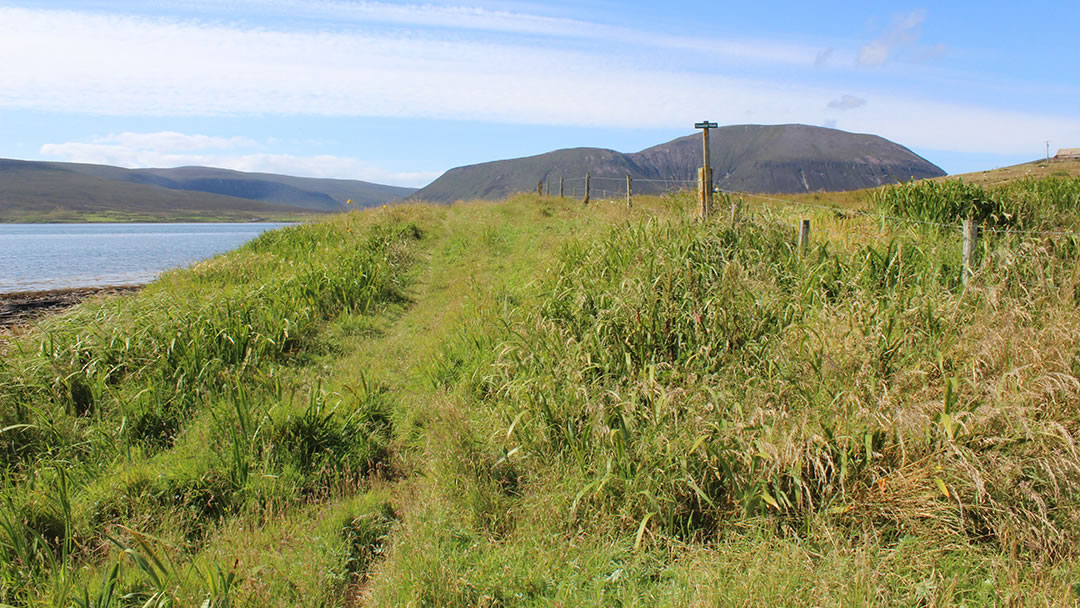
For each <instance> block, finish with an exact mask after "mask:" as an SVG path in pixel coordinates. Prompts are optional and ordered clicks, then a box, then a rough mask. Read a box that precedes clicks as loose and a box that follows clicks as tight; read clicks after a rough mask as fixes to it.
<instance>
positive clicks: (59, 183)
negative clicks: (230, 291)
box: [0, 159, 311, 222]
mask: <svg viewBox="0 0 1080 608" xmlns="http://www.w3.org/2000/svg"><path fill="white" fill-rule="evenodd" d="M310 213H311V210H310V209H304V208H302V207H293V206H288V205H277V204H270V203H265V202H261V201H253V200H247V199H243V198H236V197H231V196H221V195H216V194H209V193H204V192H186V191H178V190H169V189H166V188H160V187H157V186H151V185H146V184H137V183H128V182H124V181H117V180H112V179H105V178H102V177H95V176H93V175H86V174H83V173H80V172H77V171H73V170H71V169H70V168H68V167H65V166H64V165H63V163H43V162H33V161H19V160H3V159H0V222H88V221H89V222H95V221H97V222H101V221H132V222H154V221H250V220H256V219H289V218H297V217H300V216H302V215H305V214H310Z"/></svg>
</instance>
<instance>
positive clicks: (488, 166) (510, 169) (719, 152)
mask: <svg viewBox="0 0 1080 608" xmlns="http://www.w3.org/2000/svg"><path fill="white" fill-rule="evenodd" d="M701 154H702V150H701V136H700V135H688V136H686V137H680V138H678V139H675V140H672V141H670V142H667V143H665V144H661V145H658V146H653V147H651V148H648V149H645V150H642V151H641V152H637V153H635V154H624V153H621V152H616V151H614V150H605V149H600V148H574V149H569V150H556V151H554V152H549V153H547V154H541V155H538V156H530V157H527V158H518V159H512V160H500V161H495V162H490V163H483V164H478V165H469V166H465V167H457V168H455V169H451V170H450V171H447V172H446V173H445V174H444V175H443V176H442V177H440V178H439V179H437V180H435V181H434V182H432V183H431V184H429V185H427V186H425V187H424V188H422V189H421V190H419V191H418V192H416V193H415V194H414V195H413V197H414V198H416V199H417V200H426V201H436V202H450V201H455V200H469V199H473V198H486V199H497V198H502V197H505V196H507V195H510V194H513V193H516V192H535V191H536V185H537V182H546V183H547V184H548V186H549V187H550V189H551V191H552V192H553V193H554V192H558V187H559V180H560V179H563V180H564V193H565V194H567V195H568V196H570V195H573V196H577V197H581V196H583V194H584V176H585V174H586V172H588V173H590V174H591V177H592V178H593V181H592V183H591V184H590V186H591V190H592V193H593V195H594V196H597V195H599V196H604V195H605V193H611V194H617V193H623V192H625V187H626V186H625V178H626V176H627V175H630V177H631V179H632V180H636V181H634V183H633V184H632V187H633V190H634V191H635V192H637V193H639V194H659V193H662V192H666V191H669V190H672V189H678V188H692V187H694V180H695V179H696V178H697V177H696V176H697V170H698V167H700V166H701ZM710 155H711V163H712V167H713V174H714V183H716V184H717V185H718V186H719V187H721V188H723V189H726V190H735V191H740V192H755V193H763V192H771V193H797V192H816V191H843V190H858V189H862V188H870V187H876V186H881V185H883V184H890V183H896V182H900V181H906V180H910V179H923V178H928V177H936V176H943V175H945V172H944V171H942V170H941V169H940V168H938V167H937V166H935V165H933V164H932V163H930V162H928V161H927V160H925V159H923V158H922V157H920V156H918V155H916V154H915V153H913V152H911V151H910V150H908V149H907V148H905V147H903V146H901V145H899V144H896V143H893V142H891V141H888V140H886V139H883V138H881V137H878V136H876V135H865V134H856V133H848V132H845V131H839V130H836V129H826V128H823V127H812V126H808V125H735V126H727V127H721V128H718V129H713V130H712V131H711V136H710ZM567 180H569V189H568V188H567V185H568V182H567Z"/></svg>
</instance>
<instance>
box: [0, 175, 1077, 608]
mask: <svg viewBox="0 0 1080 608" xmlns="http://www.w3.org/2000/svg"><path fill="white" fill-rule="evenodd" d="M842 200H843V203H842V204H841V205H840V206H839V207H836V208H831V205H832V202H831V201H829V200H827V199H826V200H815V205H820V206H806V205H801V204H799V203H797V202H796V203H794V204H788V203H781V202H780V201H776V200H762V199H752V198H747V199H745V200H742V201H741V204H742V221H741V222H740V223H739V224H738V225H735V226H732V225H731V224H730V223H728V222H723V221H709V222H704V223H703V222H699V221H696V220H695V219H694V218H693V209H694V205H695V203H694V200H693V198H692V197H690V196H689V195H685V194H679V195H666V196H664V197H639V198H638V199H636V200H635V203H634V206H633V208H630V209H628V208H627V207H626V206H625V205H622V204H610V203H603V204H593V205H590V206H584V207H583V206H581V205H580V204H579V203H577V202H572V201H570V200H561V199H559V198H557V197H537V196H535V195H525V196H518V197H515V198H512V199H510V200H507V201H506V202H505V204H500V205H491V204H486V203H472V204H460V205H455V206H453V207H446V206H439V205H422V204H414V205H402V206H394V207H391V208H386V209H375V210H370V211H367V212H361V213H349V214H340V215H337V216H334V217H331V218H327V219H325V220H323V221H320V222H315V223H311V224H307V225H302V226H295V227H291V228H287V229H284V230H280V231H276V232H271V233H266V234H264V235H262V236H260V237H259V238H258V239H256V240H254V241H252V242H250V243H248V244H247V245H245V246H244V247H242V248H240V249H238V250H237V251H234V252H231V253H229V254H226V255H224V256H220V257H218V258H215V259H212V260H208V261H205V262H201V263H199V264H196V265H195V266H193V267H192V268H190V269H188V270H182V271H174V272H170V273H168V274H166V275H165V276H164V277H163V278H162V279H160V280H159V281H157V282H155V283H153V284H151V285H149V286H147V287H146V288H145V289H144V290H143V291H142V292H140V293H138V294H136V295H133V296H123V297H112V298H105V299H99V300H96V301H93V302H89V303H85V304H83V305H80V306H79V307H76V308H75V309H72V310H71V311H70V312H68V313H67V314H64V315H63V316H58V317H53V318H49V319H46V320H44V321H43V322H42V323H41V324H40V325H39V326H37V327H35V328H32V329H26V330H23V331H22V332H21V333H19V334H18V335H7V336H5V337H4V340H5V344H3V345H0V349H2V351H3V355H4V356H3V357H2V358H0V429H2V431H0V459H2V460H0V464H2V466H3V468H4V471H5V477H4V479H5V484H4V486H3V488H2V490H0V491H2V494H3V499H2V500H0V602H2V603H6V604H11V605H15V606H49V605H64V606H68V605H73V604H74V605H80V606H82V605H94V606H119V605H145V604H149V605H161V604H163V603H169V602H172V603H175V604H176V605H200V604H203V605H215V606H218V605H226V604H228V605H232V606H268V605H282V606H355V605H371V606H402V605H416V606H550V605H565V606H577V605H604V606H607V605H624V606H629V605H635V606H688V605H798V606H808V605H814V606H841V605H844V606H847V605H876V606H912V605H935V606H940V605H960V604H965V605H1010V604H1027V605H1046V606H1071V605H1075V603H1076V601H1077V599H1078V597H1077V591H1076V587H1075V581H1076V580H1077V576H1078V575H1080V553H1078V549H1077V548H1078V547H1080V542H1078V541H1080V452H1078V450H1077V449H1076V447H1075V441H1076V437H1077V435H1078V433H1080V413H1078V410H1077V408H1076V407H1075V404H1076V403H1077V400H1078V399H1080V355H1078V353H1080V306H1078V304H1080V265H1078V264H1077V259H1078V256H1080V237H1078V236H1077V234H1076V232H1075V231H1077V230H1080V178H1069V177H1062V176H1051V177H1046V178H1040V179H1033V178H1028V179H1024V180H1019V181H1014V182H1009V183H1007V184H1004V185H1001V186H993V187H984V186H979V185H976V184H964V183H961V182H957V181H951V182H947V183H945V184H938V183H937V182H924V183H922V184H905V185H902V186H899V187H889V188H886V189H883V190H876V191H870V192H867V193H866V196H865V197H864V198H861V199H857V198H852V197H850V196H849V195H845V197H844V198H843V199H842ZM729 202H731V201H729V200H724V201H722V203H724V204H727V203H729ZM964 217H976V218H978V219H979V221H980V222H981V223H982V225H983V228H984V229H985V230H984V231H983V237H982V240H981V241H980V245H979V248H978V255H977V257H976V259H975V260H974V265H973V267H972V269H971V275H970V278H969V280H968V281H967V282H966V284H965V283H964V282H963V281H962V279H961V273H962V271H963V269H962V268H961V262H960V242H959V241H960V236H959V232H958V230H957V229H956V228H957V227H958V222H959V220H960V219H961V218H964ZM804 218H809V219H811V222H812V225H813V232H812V238H811V243H810V244H809V246H808V247H807V248H806V250H805V251H800V250H799V249H798V248H797V247H796V245H795V230H794V226H795V225H796V224H797V222H798V221H799V220H801V219H804ZM1022 231H1027V232H1022ZM121 598H124V599H123V600H121Z"/></svg>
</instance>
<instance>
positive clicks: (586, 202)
mask: <svg viewBox="0 0 1080 608" xmlns="http://www.w3.org/2000/svg"><path fill="white" fill-rule="evenodd" d="M581 204H582V205H588V204H589V173H588V172H587V171H586V172H585V200H583V201H581Z"/></svg>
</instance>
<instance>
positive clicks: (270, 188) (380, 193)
mask: <svg viewBox="0 0 1080 608" xmlns="http://www.w3.org/2000/svg"><path fill="white" fill-rule="evenodd" d="M58 164H59V165H60V166H62V167H64V168H68V169H71V170H72V171H78V172H80V173H85V174H87V175H93V176H96V177H104V178H106V179H111V180H117V181H125V182H131V183H137V184H148V185H153V186H158V187H161V188H167V189H170V190H187V191H192V192H207V193H210V194H220V195H222V196H229V197H235V198H242V199H249V200H257V201H262V202H264V203H271V204H276V205H288V206H293V207H303V208H305V209H310V210H312V211H319V212H326V211H344V210H346V209H347V208H348V207H347V205H346V203H347V201H352V203H351V204H352V205H355V206H356V207H373V206H375V205H384V204H386V203H389V202H393V201H397V200H400V199H403V198H405V197H407V196H409V195H410V194H412V193H413V192H415V191H416V189H415V188H402V187H399V186H386V185H383V184H373V183H371V182H365V181H360V180H354V179H325V178H313V177H293V176H290V175H277V174H274V173H251V172H246V171H233V170H230V169H217V168H214V167H176V168H172V169H124V168H121V167H110V166H107V165H86V164H75V163H58Z"/></svg>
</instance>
